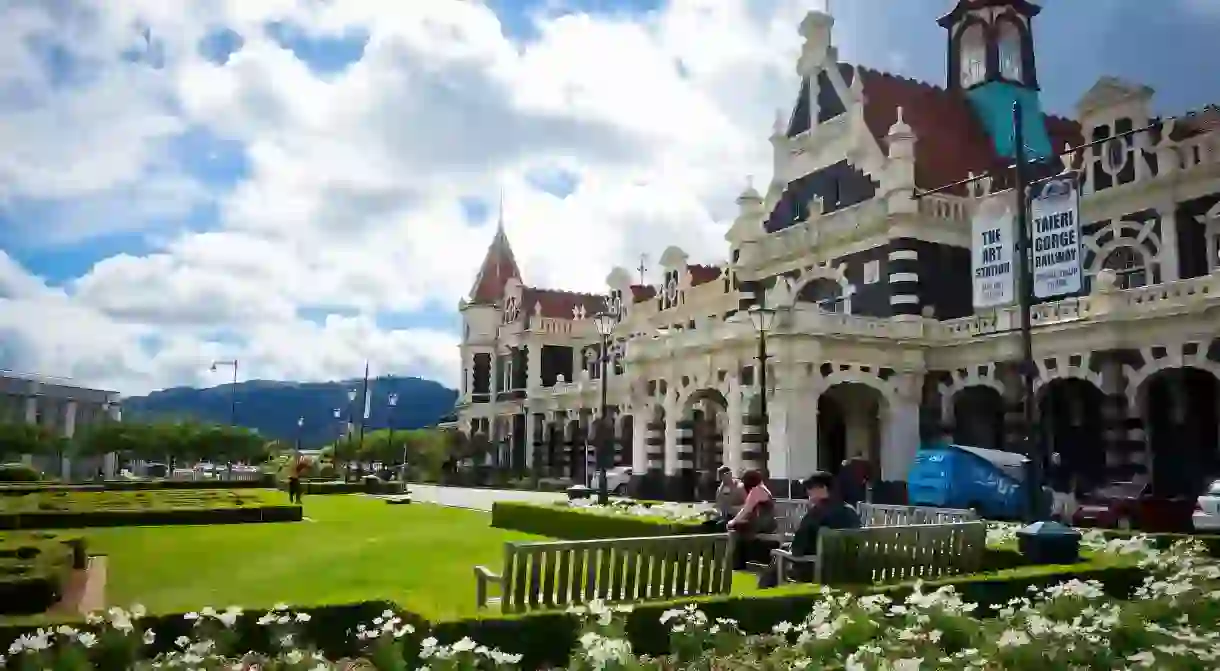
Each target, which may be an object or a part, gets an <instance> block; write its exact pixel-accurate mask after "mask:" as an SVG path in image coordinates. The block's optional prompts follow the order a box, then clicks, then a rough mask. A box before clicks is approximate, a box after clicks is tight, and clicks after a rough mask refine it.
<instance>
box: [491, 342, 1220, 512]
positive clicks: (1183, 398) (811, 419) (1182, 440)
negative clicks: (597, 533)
mask: <svg viewBox="0 0 1220 671" xmlns="http://www.w3.org/2000/svg"><path fill="white" fill-rule="evenodd" d="M1144 368H1145V370H1143V371H1140V372H1139V373H1138V374H1136V375H1135V376H1134V378H1132V379H1131V381H1130V382H1129V383H1128V384H1123V385H1117V386H1116V385H1114V384H1113V382H1112V378H1109V377H1106V376H1105V375H1103V374H1101V373H1098V372H1093V371H1087V370H1084V371H1082V370H1080V369H1074V371H1075V372H1072V373H1058V374H1052V375H1045V376H1044V377H1043V378H1042V380H1043V381H1042V382H1040V383H1039V385H1038V387H1037V390H1036V402H1037V404H1038V405H1037V412H1036V416H1037V417H1038V424H1037V425H1036V427H1035V431H1034V434H1035V437H1036V439H1037V440H1039V441H1040V443H1041V445H1042V448H1043V451H1042V454H1043V455H1052V454H1053V455H1056V457H1057V458H1055V459H1053V462H1054V463H1053V465H1051V467H1050V469H1049V473H1050V477H1051V479H1052V482H1053V484H1054V485H1056V487H1057V488H1060V489H1061V490H1062V489H1066V488H1070V487H1075V488H1077V489H1087V488H1089V487H1093V486H1097V485H1101V484H1104V483H1105V482H1107V481H1114V480H1123V479H1132V478H1146V479H1147V480H1148V481H1150V482H1151V484H1152V486H1153V488H1154V490H1155V491H1156V492H1157V493H1158V494H1161V495H1165V496H1175V495H1188V496H1189V495H1193V494H1194V493H1197V492H1198V491H1199V490H1200V488H1201V487H1203V486H1204V485H1205V484H1206V482H1207V480H1208V479H1210V478H1213V477H1220V427H1218V418H1220V379H1218V377H1217V372H1218V371H1220V365H1215V366H1213V365H1212V364H1201V365H1200V367H1190V366H1189V365H1188V366H1184V367H1170V366H1164V367H1157V366H1145V367H1144ZM1122 377H1123V378H1124V379H1125V377H1126V376H1122ZM1014 382H1015V380H1013V379H1011V378H1010V379H1009V380H1008V383H1007V384H1005V381H1004V380H1002V379H999V378H996V377H987V378H986V379H978V378H971V379H969V380H964V381H959V383H958V384H957V386H955V387H951V388H949V389H947V390H946V389H945V388H944V387H942V389H941V393H940V396H939V397H938V400H936V401H932V402H931V403H932V405H935V406H937V407H938V410H939V412H940V413H941V422H940V424H939V427H937V425H936V422H935V421H933V422H932V423H931V426H932V427H933V428H932V429H931V431H930V432H929V431H928V430H927V428H928V427H927V423H926V422H924V421H921V420H920V418H919V413H920V412H921V410H920V405H921V403H920V402H919V401H910V400H908V399H907V397H905V396H904V397H901V398H900V399H899V401H898V402H899V405H898V406H896V407H897V411H895V407H891V404H892V403H893V400H892V399H894V398H899V397H894V396H892V395H891V394H892V392H888V391H887V392H883V391H882V389H886V388H887V387H885V384H884V382H881V381H879V378H877V377H876V376H874V377H872V378H869V377H867V376H865V375H863V374H857V377H855V378H849V379H838V378H835V379H834V380H833V381H832V379H831V378H830V377H827V378H824V382H823V383H821V384H820V385H815V386H814V387H810V388H802V389H797V388H794V389H777V390H776V392H775V393H774V394H772V395H771V397H770V406H769V409H768V413H767V417H768V419H769V425H768V428H767V430H766V432H765V435H766V440H765V441H764V440H763V439H762V434H763V429H762V426H761V424H762V419H761V409H760V407H759V403H758V398H757V395H756V394H754V393H753V392H752V390H750V389H748V388H746V387H744V386H738V387H735V388H733V389H731V390H729V389H726V388H724V386H723V385H721V388H712V387H709V388H702V389H700V388H696V389H694V390H693V391H692V390H689V389H688V390H687V392H688V393H684V394H682V395H681V397H680V399H679V397H678V396H677V395H676V394H674V395H671V397H672V401H669V402H666V403H661V402H652V403H648V404H645V405H642V406H640V407H636V408H626V409H623V410H621V411H620V410H619V409H618V408H611V413H612V414H611V425H612V426H613V427H614V432H613V436H612V441H613V444H614V448H613V454H614V462H613V463H614V464H615V465H626V466H632V467H633V469H634V472H635V475H637V476H641V477H643V476H646V475H650V476H654V479H655V480H656V482H655V483H654V485H655V488H654V489H650V490H649V491H650V492H652V493H653V495H656V496H663V497H666V498H677V499H692V498H704V497H707V496H709V495H710V494H711V493H712V491H713V490H712V488H713V483H714V474H715V471H716V469H717V468H718V467H719V466H721V465H727V466H729V467H730V468H733V470H734V471H736V472H741V471H743V470H745V469H748V468H756V469H759V470H762V471H764V472H765V473H766V474H768V475H769V477H770V478H771V482H772V486H773V487H779V488H781V489H779V490H777V491H776V493H777V494H779V495H781V496H782V495H783V492H784V489H783V488H785V487H787V486H788V483H791V481H792V479H799V478H800V477H803V476H804V475H807V474H808V473H810V472H812V471H814V470H825V471H830V472H832V473H834V472H837V471H838V470H839V469H840V467H841V465H842V464H843V463H844V462H845V461H847V460H849V459H862V460H865V461H866V462H868V463H869V464H870V465H871V466H872V470H873V472H874V473H877V474H878V475H879V479H882V480H904V479H905V474H906V469H907V468H909V458H913V454H914V450H915V447H916V446H917V444H918V441H919V440H921V439H923V440H928V439H932V438H934V437H935V436H936V435H937V433H936V432H937V431H939V432H940V434H939V435H940V437H941V438H943V439H946V440H952V441H953V442H955V443H958V444H964V445H973V446H977V447H985V448H991V449H1013V448H1012V447H1011V446H1014V445H1019V444H1020V440H1019V436H1020V434H1021V425H1022V412H1021V408H1020V403H1019V401H1018V400H1016V398H1017V397H1019V385H1017V384H1015V383H1014ZM659 398H660V399H665V398H666V396H665V395H664V392H662V396H660V397H659ZM908 403H913V405H914V406H915V413H916V414H915V416H914V418H912V417H911V416H909V414H907V413H908V411H909V410H910V408H909V407H907V404H908ZM922 403H923V405H924V407H925V409H926V408H927V407H929V406H928V405H927V404H928V403H929V401H928V400H927V398H926V397H925V400H924V401H923V402H922ZM912 422H913V423H914V425H915V427H914V429H913V430H912V429H911V427H909V426H907V425H909V424H911V423H912ZM530 425H531V426H530V432H531V433H532V435H533V451H532V453H531V454H530V456H531V458H530V459H528V460H527V461H529V462H532V463H536V464H537V468H536V470H537V471H538V472H539V473H541V474H545V475H549V476H552V477H563V478H572V479H575V480H578V481H579V480H585V479H587V474H588V473H590V472H591V471H592V470H593V468H595V461H594V455H595V450H594V449H593V446H594V445H597V444H598V438H597V435H596V431H597V427H598V426H600V422H598V420H597V414H596V413H595V412H593V411H591V410H588V409H581V410H567V411H561V412H556V413H554V415H552V416H550V417H548V416H547V415H545V414H537V415H536V416H534V417H533V418H532V421H531V422H530ZM521 428H524V427H511V428H510V431H511V433H513V434H514V435H513V437H512V441H513V442H514V446H515V445H516V441H517V434H518V430H519V429H521ZM522 433H524V432H522ZM521 438H524V436H523V435H522V436H521ZM522 447H524V445H522ZM582 452H583V453H584V454H585V455H586V458H585V459H582V458H581V454H582ZM531 467H532V466H531ZM786 474H791V479H788V478H786V477H785V476H786Z"/></svg>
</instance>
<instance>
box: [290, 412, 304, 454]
mask: <svg viewBox="0 0 1220 671" xmlns="http://www.w3.org/2000/svg"><path fill="white" fill-rule="evenodd" d="M304 428H305V418H304V417H297V443H296V449H295V450H293V455H292V460H293V462H294V463H295V462H297V461H300V460H301V431H302V430H304Z"/></svg>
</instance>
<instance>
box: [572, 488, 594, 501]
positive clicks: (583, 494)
mask: <svg viewBox="0 0 1220 671" xmlns="http://www.w3.org/2000/svg"><path fill="white" fill-rule="evenodd" d="M567 492H568V500H569V501H575V500H576V499H587V498H590V497H591V496H593V490H592V489H589V488H588V487H586V486H584V485H572V486H571V487H568V489H567Z"/></svg>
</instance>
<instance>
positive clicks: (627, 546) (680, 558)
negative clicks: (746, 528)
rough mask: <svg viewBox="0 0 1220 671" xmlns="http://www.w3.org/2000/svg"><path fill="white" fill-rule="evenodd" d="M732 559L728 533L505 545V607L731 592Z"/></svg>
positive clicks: (518, 608)
mask: <svg viewBox="0 0 1220 671" xmlns="http://www.w3.org/2000/svg"><path fill="white" fill-rule="evenodd" d="M731 555H732V544H731V543H730V541H729V535H728V534H699V535H685V536H658V537H650V538H612V539H605V540H586V541H547V542H526V543H506V544H505V548H504V573H503V575H502V582H501V585H502V596H501V600H500V608H501V610H502V611H503V612H505V613H520V612H524V611H528V610H536V609H546V608H557V607H566V606H570V605H579V604H584V603H588V602H590V601H593V600H594V599H599V600H601V601H603V602H605V603H629V602H635V601H656V600H667V599H673V598H677V597H683V596H701V595H709V594H728V593H729V589H730V587H731V586H732V584H733V571H732V567H733V563H732V556H731Z"/></svg>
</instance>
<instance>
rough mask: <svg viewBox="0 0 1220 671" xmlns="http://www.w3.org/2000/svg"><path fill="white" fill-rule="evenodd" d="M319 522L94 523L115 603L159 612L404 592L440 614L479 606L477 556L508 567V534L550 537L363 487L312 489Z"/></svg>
mask: <svg viewBox="0 0 1220 671" xmlns="http://www.w3.org/2000/svg"><path fill="white" fill-rule="evenodd" d="M305 515H306V517H308V518H309V519H311V520H313V521H303V522H291V523H276V524H225V525H216V526H164V527H125V528H109V529H87V530H84V531H85V533H86V535H87V536H88V539H89V552H90V553H91V554H105V555H107V557H108V559H107V562H108V564H107V573H108V575H107V581H106V603H107V604H108V605H122V606H127V605H130V604H132V603H140V604H143V605H144V606H145V607H147V608H148V609H149V610H151V611H152V612H160V613H173V612H187V611H191V610H195V609H198V608H202V607H204V606H214V607H224V606H228V605H239V606H242V607H244V608H266V607H270V606H272V605H274V604H277V603H287V604H291V605H293V606H311V605H317V604H328V603H329V604H339V603H354V602H358V601H367V600H377V599H380V600H387V601H393V602H395V603H397V604H399V605H401V606H402V607H404V608H406V609H408V610H411V611H413V612H416V613H419V614H421V615H424V616H426V617H428V618H433V619H452V618H457V617H462V616H466V615H472V614H474V613H475V604H474V572H473V567H474V566H475V565H476V564H485V565H487V566H489V567H491V568H492V570H496V571H498V570H500V569H499V567H500V565H501V564H502V563H503V556H504V543H505V542H506V541H519V540H545V539H543V538H541V537H539V536H531V535H529V534H523V533H517V532H512V531H504V530H501V529H493V528H491V527H490V526H489V521H490V516H489V515H487V514H486V513H482V512H477V511H470V510H460V509H456V508H441V507H439V506H430V505H426V504H411V505H398V506H392V505H388V504H386V503H385V502H384V501H380V500H377V499H373V498H368V497H364V496H358V495H348V496H344V495H332V496H317V497H306V499H305Z"/></svg>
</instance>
